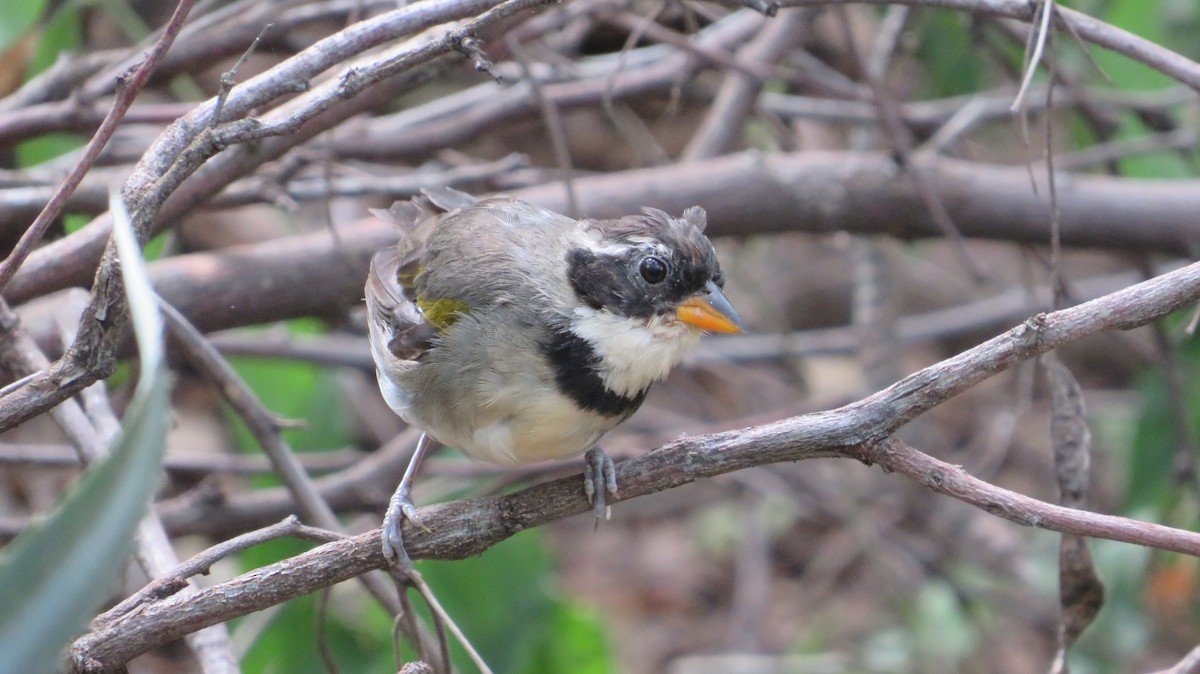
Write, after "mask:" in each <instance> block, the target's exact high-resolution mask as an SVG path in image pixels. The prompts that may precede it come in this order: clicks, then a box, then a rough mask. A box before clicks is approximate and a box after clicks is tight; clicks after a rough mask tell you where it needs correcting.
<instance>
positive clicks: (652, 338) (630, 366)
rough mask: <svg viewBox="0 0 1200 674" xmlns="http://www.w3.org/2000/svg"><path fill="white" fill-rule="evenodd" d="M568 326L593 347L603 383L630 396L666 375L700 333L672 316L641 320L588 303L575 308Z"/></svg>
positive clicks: (690, 347)
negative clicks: (589, 305)
mask: <svg viewBox="0 0 1200 674" xmlns="http://www.w3.org/2000/svg"><path fill="white" fill-rule="evenodd" d="M571 330H572V331H573V332H574V333H575V334H576V335H579V336H580V337H581V338H583V339H584V340H586V341H587V342H588V343H589V344H591V346H592V348H593V349H595V350H596V355H598V356H599V357H600V377H601V379H603V381H604V385H605V386H607V387H608V388H609V390H611V391H613V392H614V393H618V394H620V395H623V396H630V397H631V396H634V395H637V394H638V393H640V392H641V391H643V390H645V389H646V387H648V386H650V384H653V383H654V382H656V381H658V380H660V379H662V378H663V377H666V376H667V373H669V372H670V371H671V368H673V367H675V365H677V364H678V363H679V361H680V360H682V359H683V357H684V355H686V354H687V352H688V351H690V350H691V349H693V348H695V347H696V345H697V344H699V343H700V335H701V334H702V331H701V330H699V329H698V328H695V327H693V326H690V325H688V324H687V323H683V322H681V321H678V320H675V319H674V317H662V316H654V317H652V318H651V319H650V320H649V321H645V320H641V319H637V318H628V317H625V316H618V315H617V314H614V313H613V312H611V311H608V310H607V309H600V310H596V309H592V308H590V307H579V308H577V309H575V320H574V321H573V322H572V325H571Z"/></svg>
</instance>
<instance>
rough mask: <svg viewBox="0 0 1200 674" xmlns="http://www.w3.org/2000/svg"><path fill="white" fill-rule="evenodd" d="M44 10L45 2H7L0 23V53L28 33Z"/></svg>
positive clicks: (39, 0) (20, 0)
mask: <svg viewBox="0 0 1200 674" xmlns="http://www.w3.org/2000/svg"><path fill="white" fill-rule="evenodd" d="M45 9H46V0H9V1H8V2H7V3H5V8H4V20H3V21H0V51H3V50H5V49H8V48H9V47H11V46H13V44H14V43H16V41H17V40H20V39H21V38H22V37H24V35H25V34H26V33H27V32H29V29H30V28H32V27H33V24H35V23H37V20H38V17H40V16H41V15H42V12H43V11H44V10H45Z"/></svg>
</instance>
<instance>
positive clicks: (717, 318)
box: [675, 281, 746, 332]
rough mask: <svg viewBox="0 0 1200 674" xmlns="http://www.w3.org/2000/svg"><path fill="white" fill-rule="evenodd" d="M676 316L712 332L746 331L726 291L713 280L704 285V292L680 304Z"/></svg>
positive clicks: (689, 323)
mask: <svg viewBox="0 0 1200 674" xmlns="http://www.w3.org/2000/svg"><path fill="white" fill-rule="evenodd" d="M675 316H676V317H678V318H679V320H681V321H683V322H684V323H687V324H688V325H694V326H696V327H697V328H700V329H702V330H708V331H710V332H745V331H746V329H745V326H743V325H742V319H740V318H738V315H737V312H736V311H734V310H733V305H732V304H730V303H729V300H727V299H725V293H723V292H721V289H720V288H718V287H717V285H716V284H715V283H713V282H712V281H709V282H708V285H707V286H705V287H704V292H702V293H701V294H699V295H696V296H695V297H690V298H688V300H687V301H685V302H684V303H683V304H681V305H679V308H678V309H676V310H675Z"/></svg>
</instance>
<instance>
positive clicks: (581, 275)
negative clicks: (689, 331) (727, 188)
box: [567, 206, 743, 332]
mask: <svg viewBox="0 0 1200 674" xmlns="http://www.w3.org/2000/svg"><path fill="white" fill-rule="evenodd" d="M705 222H706V220H705V214H704V210H703V209H702V208H700V207H698V206H693V207H692V208H689V209H687V210H686V211H684V213H683V217H682V218H674V217H671V216H669V215H667V214H666V213H664V212H662V211H660V210H657V209H653V208H647V209H644V210H643V211H642V213H640V214H638V215H631V216H626V217H624V218H621V219H619V220H605V221H595V222H593V223H590V225H591V226H590V227H589V229H588V231H589V232H590V233H591V234H592V236H593V239H594V245H589V246H585V247H579V248H575V249H573V250H571V251H570V253H568V256H567V264H568V272H567V275H568V278H569V279H570V282H571V286H572V288H573V289H574V291H575V295H576V297H577V298H578V299H579V301H580V302H581V303H582V304H583V305H585V306H586V307H589V308H590V309H592V310H595V311H605V312H609V313H612V314H615V315H617V316H622V317H625V318H630V319H641V320H643V321H646V322H650V321H654V322H656V323H660V324H672V323H675V322H682V323H683V324H684V325H687V326H691V327H692V328H695V329H698V330H706V331H712V332H742V330H743V327H742V323H741V319H740V318H738V315H737V312H736V311H734V309H733V306H732V305H731V304H730V303H729V300H727V299H726V298H725V294H724V292H722V288H723V286H724V278H723V276H722V274H721V264H720V262H718V260H717V253H716V251H715V250H714V249H713V245H712V242H710V241H709V240H708V237H707V236H705V235H704V226H705Z"/></svg>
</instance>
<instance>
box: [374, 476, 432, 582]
mask: <svg viewBox="0 0 1200 674" xmlns="http://www.w3.org/2000/svg"><path fill="white" fill-rule="evenodd" d="M405 519H407V520H408V521H409V522H412V523H413V524H415V525H417V526H419V527H421V528H422V529H424V530H425V531H429V530H430V529H429V527H427V526H425V523H424V522H422V521H421V517H420V516H419V515H417V506H416V505H415V504H414V503H413V500H412V494H411V490H410V489H408V487H407V485H401V486H400V487H399V488H398V489H396V493H395V494H392V498H391V500H389V501H388V509H387V514H385V515H384V516H383V534H382V539H383V556H384V557H387V558H388V559H390V560H392V561H393V562H394V563H395V564H396V565H398V566H399V567H400V568H401V569H403V570H404V571H412V570H413V561H412V558H411V557H409V556H408V552H407V551H405V549H404V534H403V532H402V531H401V525H403V524H404V520H405Z"/></svg>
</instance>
